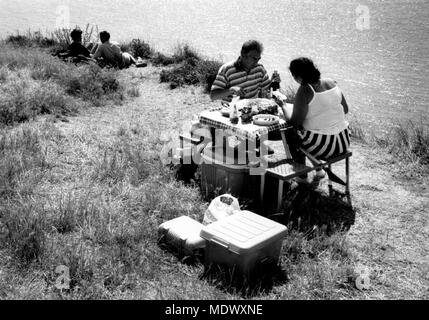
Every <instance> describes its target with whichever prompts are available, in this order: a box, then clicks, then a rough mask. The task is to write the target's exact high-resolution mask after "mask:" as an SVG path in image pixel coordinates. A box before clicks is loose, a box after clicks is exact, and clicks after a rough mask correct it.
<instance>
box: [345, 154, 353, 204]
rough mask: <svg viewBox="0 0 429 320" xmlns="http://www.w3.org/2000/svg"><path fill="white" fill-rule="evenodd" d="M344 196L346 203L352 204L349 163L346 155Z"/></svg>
mask: <svg viewBox="0 0 429 320" xmlns="http://www.w3.org/2000/svg"><path fill="white" fill-rule="evenodd" d="M346 197H347V200H348V203H349V204H350V205H352V199H351V197H350V164H349V158H348V157H347V158H346Z"/></svg>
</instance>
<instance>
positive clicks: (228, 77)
mask: <svg viewBox="0 0 429 320" xmlns="http://www.w3.org/2000/svg"><path fill="white" fill-rule="evenodd" d="M262 51H263V46H262V43H260V42H258V41H256V40H249V41H246V42H245V43H244V44H243V46H242V48H241V54H240V57H239V58H238V59H237V60H236V61H231V62H228V63H226V64H224V65H223V66H222V67H220V69H219V72H218V74H217V76H216V79H215V81H214V82H213V85H212V87H211V92H210V97H211V99H212V100H216V99H222V100H225V101H231V99H232V96H233V95H238V96H240V97H241V98H243V99H250V98H258V97H259V95H260V94H262V93H264V92H267V91H268V90H269V87H270V83H271V81H270V78H269V77H268V73H267V71H266V70H265V68H264V66H263V65H262V64H260V63H258V62H259V60H260V59H261V54H262Z"/></svg>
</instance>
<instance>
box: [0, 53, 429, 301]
mask: <svg viewBox="0 0 429 320" xmlns="http://www.w3.org/2000/svg"><path fill="white" fill-rule="evenodd" d="M0 57H1V54H0ZM8 59H10V58H8ZM7 61H9V60H7ZM29 61H32V60H31V59H30V58H29ZM17 63H18V62H17ZM2 66H3V67H4V66H5V64H2ZM28 66H29V64H26V65H24V66H22V67H19V68H18V67H17V68H16V69H17V70H21V71H20V72H24V71H22V70H24V69H26V68H27V71H25V72H24V73H25V74H26V76H25V77H24V78H25V79H26V81H27V82H28V83H30V84H32V85H34V83H35V82H53V83H56V81H57V80H56V79H55V76H54V75H53V73H51V74H52V75H51V76H47V77H45V76H43V74H45V73H43V72H42V73H41V76H40V75H39V76H36V78H38V80H35V79H34V78H32V77H31V76H30V74H31V72H30V69H29V67H28ZM84 70H86V69H78V70H76V71H74V72H85V71H84ZM14 72H15V70H14V69H10V68H9V67H7V70H6V71H4V76H3V78H4V80H2V81H6V82H8V81H11V79H13V78H14V77H15V76H14ZM94 72H98V70H95V71H94ZM24 73H22V74H24ZM159 73H160V70H159V69H156V68H152V67H148V68H145V69H143V70H142V69H131V70H128V72H127V73H122V74H119V75H118V81H120V82H123V83H125V84H129V83H130V82H131V81H132V80H135V79H145V81H144V83H142V84H141V85H139V86H138V91H139V95H138V96H137V95H134V97H135V99H134V100H133V101H126V104H125V105H123V106H120V105H116V106H103V107H100V108H88V109H85V112H82V113H81V114H80V115H79V116H77V117H73V118H69V121H68V122H52V118H49V117H44V118H36V121H32V122H30V123H26V124H18V125H15V126H14V127H8V128H5V129H3V130H2V131H1V134H0V178H1V179H0V237H1V240H2V241H0V243H1V246H0V257H1V259H0V271H1V272H0V297H1V298H5V299H31V298H36V299H213V300H218V299H277V300H279V299H280V300H281V299H394V298H401V299H407V298H412V299H423V298H425V297H426V298H427V292H426V291H425V290H427V284H428V283H429V279H428V278H427V273H426V274H425V270H426V272H427V263H426V264H425V259H426V257H427V255H428V252H427V250H428V249H427V246H426V245H425V243H426V242H425V239H427V236H428V234H427V230H426V229H425V227H427V225H428V221H427V215H426V211H425V210H426V207H425V204H427V192H426V193H425V191H424V190H427V181H425V180H424V179H422V178H419V177H415V179H416V180H413V181H414V184H416V183H417V182H418V183H421V185H422V186H425V187H426V189H424V188H423V189H421V190H420V191H419V192H412V191H410V190H409V189H408V188H409V184H404V183H401V182H398V181H397V180H395V179H394V178H393V177H392V176H391V163H386V162H383V161H387V160H386V157H384V156H383V155H382V154H381V153H380V152H379V150H380V149H376V148H374V147H373V146H372V145H370V146H368V145H365V144H362V143H361V142H356V141H355V140H354V144H353V147H352V148H353V151H354V156H353V158H352V170H351V173H352V177H351V181H352V196H353V201H354V208H353V210H350V208H345V207H342V206H339V203H338V202H335V201H334V202H330V200H328V199H327V198H326V197H324V195H323V193H322V192H321V191H320V192H319V191H314V190H297V189H295V192H294V193H290V194H289V198H286V199H285V200H286V202H285V210H284V215H283V216H282V217H279V216H277V217H276V218H277V219H283V221H282V222H284V223H287V224H288V225H289V231H288V234H287V236H286V238H285V239H284V242H283V247H282V251H281V255H280V263H279V267H278V269H277V270H276V271H275V273H274V274H270V275H272V277H267V278H266V279H264V281H262V282H259V283H256V284H255V285H252V287H247V288H239V287H235V286H234V283H232V282H230V283H228V282H222V281H220V280H221V279H216V278H215V279H208V278H206V277H204V267H203V266H202V265H201V264H199V263H197V264H189V263H187V261H183V260H180V259H179V258H178V257H177V256H174V255H173V254H171V253H170V252H168V251H164V250H163V249H162V248H161V247H159V246H158V243H157V240H158V238H157V228H158V226H159V225H160V224H161V223H162V222H164V221H166V220H170V219H172V218H175V217H177V216H180V215H187V216H190V217H192V218H194V219H196V220H199V221H201V220H202V218H203V214H204V211H205V209H206V208H207V206H208V203H207V202H206V201H204V200H203V199H202V197H201V194H200V190H199V188H198V186H197V185H195V184H190V185H184V184H183V183H182V182H180V181H177V180H176V179H175V177H174V172H173V171H171V170H170V169H169V167H168V166H165V165H164V164H163V163H162V161H161V160H162V158H161V155H162V154H163V151H164V149H165V147H166V146H167V144H168V142H169V141H170V142H171V140H172V139H173V140H174V138H177V134H178V133H179V131H180V130H182V128H183V127H185V126H186V127H189V119H191V117H192V114H194V113H198V112H199V111H202V110H204V109H208V108H210V107H212V106H215V105H217V104H216V103H213V102H211V101H210V100H209V98H208V96H207V95H205V94H202V88H194V87H184V88H179V89H177V90H176V91H174V94H173V93H172V92H171V91H169V90H167V89H166V88H165V86H163V85H160V84H159V83H158V79H159ZM46 74H48V75H49V74H50V73H49V72H46ZM99 77H103V74H100V73H96V76H95V78H96V79H98V78H99ZM76 80H77V81H86V80H82V78H77V79H76ZM131 95H132V94H131ZM23 96H24V97H27V96H26V95H24V94H23ZM420 136H422V137H425V134H421V135H420ZM423 141H425V140H424V139H423ZM359 143H361V144H359ZM334 169H337V168H334ZM418 179H421V180H418ZM325 183H326V182H325ZM324 187H325V185H324V184H322V185H321V186H320V188H321V189H320V190H323V188H324ZM305 196H308V197H311V200H310V201H306V202H305V201H301V200H302V199H303V198H305ZM315 203H318V204H320V205H321V207H320V206H319V205H314V204H315ZM306 205H307V207H306ZM316 207H317V208H316ZM291 209H294V210H291ZM316 209H317V212H316ZM322 209H323V210H322ZM312 210H313V211H312ZM303 211H305V212H306V214H307V218H309V219H304V218H303V217H301V218H299V216H303ZM307 211H309V212H307ZM351 215H353V219H352V221H351V222H350V220H347V219H345V218H347V217H349V218H350V216H351ZM304 217H305V215H304ZM332 217H333V218H332ZM331 218H332V219H331ZM331 221H336V222H339V221H343V222H347V221H348V227H350V229H348V231H347V230H339V229H338V228H337V227H338V226H344V223H343V224H341V223H336V224H329V222H331ZM422 227H423V229H422ZM359 264H362V265H364V266H367V267H368V268H371V288H370V289H369V290H364V291H359V290H357V289H356V287H355V285H354V280H355V279H356V274H355V272H354V268H355V267H356V266H357V265H359ZM59 265H65V266H67V267H68V268H69V270H70V278H71V281H70V289H69V290H63V291H59V290H58V289H57V288H56V287H55V281H56V279H57V278H58V274H56V273H55V269H56V267H57V266H59ZM425 268H426V269H425ZM380 270H382V271H383V272H380ZM425 294H426V296H425Z"/></svg>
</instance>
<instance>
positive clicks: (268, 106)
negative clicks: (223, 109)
mask: <svg viewBox="0 0 429 320" xmlns="http://www.w3.org/2000/svg"><path fill="white" fill-rule="evenodd" d="M237 106H238V108H239V109H241V122H242V123H250V122H252V117H253V116H254V115H258V114H272V115H276V114H277V113H278V105H277V103H275V102H274V101H273V100H270V99H264V98H257V99H243V100H240V101H239V102H238V103H237Z"/></svg>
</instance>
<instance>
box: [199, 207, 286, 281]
mask: <svg viewBox="0 0 429 320" xmlns="http://www.w3.org/2000/svg"><path fill="white" fill-rule="evenodd" d="M286 231H287V228H286V227H285V226H284V225H282V224H280V223H277V222H275V221H272V220H270V219H267V218H265V217H262V216H260V215H257V214H255V213H253V212H250V211H238V212H237V213H234V214H233V215H231V216H228V217H226V218H224V219H222V220H218V221H216V222H214V223H212V224H210V225H207V226H204V227H203V228H202V230H201V234H200V235H201V237H202V238H204V239H205V240H206V249H205V265H206V267H209V266H210V265H212V264H216V265H220V266H224V267H227V268H230V269H232V270H233V272H236V271H238V272H239V273H240V274H241V275H243V276H245V277H247V278H251V277H253V276H254V275H257V274H258V273H259V272H260V271H263V268H264V266H265V265H267V264H269V265H276V264H277V263H278V258H279V255H280V249H281V246H282V239H283V238H284V237H285V235H286ZM261 269H262V270H261Z"/></svg>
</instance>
